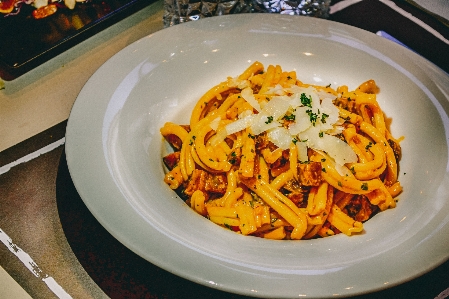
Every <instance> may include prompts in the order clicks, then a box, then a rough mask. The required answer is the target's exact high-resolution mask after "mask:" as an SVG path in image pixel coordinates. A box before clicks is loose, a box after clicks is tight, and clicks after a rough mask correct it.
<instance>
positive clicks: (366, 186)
mask: <svg viewBox="0 0 449 299" xmlns="http://www.w3.org/2000/svg"><path fill="white" fill-rule="evenodd" d="M361 188H362V190H365V191H366V190H368V183H363V184H362V187H361Z"/></svg>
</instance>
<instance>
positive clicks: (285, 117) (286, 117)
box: [283, 114, 295, 121]
mask: <svg viewBox="0 0 449 299" xmlns="http://www.w3.org/2000/svg"><path fill="white" fill-rule="evenodd" d="M283 119H285V120H291V121H294V120H295V115H294V114H288V115H287V114H286V115H284V117H283Z"/></svg>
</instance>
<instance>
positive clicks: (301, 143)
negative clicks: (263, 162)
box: [211, 79, 358, 172]
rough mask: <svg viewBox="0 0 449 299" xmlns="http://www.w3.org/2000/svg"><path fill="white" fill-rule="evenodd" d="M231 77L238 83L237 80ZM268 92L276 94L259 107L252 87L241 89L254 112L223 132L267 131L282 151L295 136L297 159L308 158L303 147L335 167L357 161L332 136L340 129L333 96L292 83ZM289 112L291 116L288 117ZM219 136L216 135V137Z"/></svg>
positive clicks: (347, 146) (247, 114) (342, 142)
mask: <svg viewBox="0 0 449 299" xmlns="http://www.w3.org/2000/svg"><path fill="white" fill-rule="evenodd" d="M233 80H234V81H235V83H236V84H238V82H237V81H238V80H237V79H233ZM269 92H270V93H271V94H275V95H276V96H274V97H272V99H271V100H270V101H268V102H266V103H263V104H262V106H263V108H261V104H259V102H258V101H257V100H256V98H255V97H254V94H253V91H252V89H251V88H249V87H248V88H244V89H243V90H242V92H241V95H242V97H243V98H244V99H245V100H246V101H247V102H248V103H249V104H250V105H251V106H252V107H253V108H254V109H255V110H256V111H257V112H258V113H256V114H253V111H250V110H247V111H244V112H243V113H241V114H240V115H239V119H238V120H236V121H234V122H232V123H230V124H228V125H226V127H225V132H227V134H228V135H230V134H234V133H236V132H239V131H242V130H244V129H246V128H250V129H251V132H252V134H255V135H260V134H262V133H264V132H267V137H268V140H270V141H271V142H273V144H275V145H276V146H277V147H279V148H281V149H283V150H285V149H288V148H289V147H290V145H291V144H292V142H293V140H294V139H295V144H296V148H297V149H298V159H299V161H301V162H305V161H307V160H308V156H307V148H312V149H314V150H316V151H320V152H323V153H325V154H326V155H328V156H329V157H330V159H332V160H333V161H334V163H335V164H336V165H338V167H339V169H340V168H343V167H342V166H343V165H344V164H346V163H355V162H357V161H358V158H357V155H356V154H355V153H354V151H353V150H352V148H351V147H350V146H349V145H348V144H347V143H346V142H344V141H342V140H340V139H339V138H337V137H335V136H332V135H333V134H334V135H335V134H339V133H341V132H342V131H343V130H344V128H343V127H342V126H341V124H342V120H341V118H340V117H339V109H338V108H337V107H336V106H335V105H334V104H333V102H332V101H333V99H335V96H334V95H332V94H329V93H326V92H324V91H317V90H316V89H315V88H314V87H313V86H309V87H300V86H296V85H292V86H290V87H288V88H284V87H282V86H281V85H276V86H275V87H273V88H272V89H270V91H269ZM286 115H289V126H288V128H285V127H284V126H283V123H284V120H283V119H284V117H285V116H286ZM291 115H293V116H294V117H292V118H290V116H291ZM218 125H219V120H217V119H215V120H213V121H212V123H211V127H212V128H213V129H214V130H217V128H218ZM217 135H219V134H218V133H217ZM219 136H220V138H221V140H224V138H225V137H226V136H222V135H221V134H220V135H219ZM214 137H215V136H214ZM220 138H219V137H217V140H220ZM214 141H215V139H214ZM340 171H342V170H341V169H340ZM340 171H339V172H340Z"/></svg>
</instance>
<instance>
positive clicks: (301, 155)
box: [296, 140, 309, 162]
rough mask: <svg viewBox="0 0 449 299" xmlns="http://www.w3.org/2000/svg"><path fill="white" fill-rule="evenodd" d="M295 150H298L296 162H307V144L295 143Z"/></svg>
mask: <svg viewBox="0 0 449 299" xmlns="http://www.w3.org/2000/svg"><path fill="white" fill-rule="evenodd" d="M296 149H297V150H298V160H299V161H300V162H307V161H309V156H308V155H307V144H306V143H305V142H302V141H300V140H299V141H297V142H296Z"/></svg>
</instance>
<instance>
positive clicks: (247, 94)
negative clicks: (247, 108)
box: [242, 87, 262, 112]
mask: <svg viewBox="0 0 449 299" xmlns="http://www.w3.org/2000/svg"><path fill="white" fill-rule="evenodd" d="M242 97H243V98H244V99H245V101H247V102H248V103H249V104H250V105H251V106H252V107H253V108H254V109H256V111H257V112H260V111H261V110H262V109H261V108H260V105H259V102H258V101H257V100H256V98H255V97H254V94H253V90H252V89H251V88H249V87H247V88H245V89H243V90H242Z"/></svg>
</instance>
